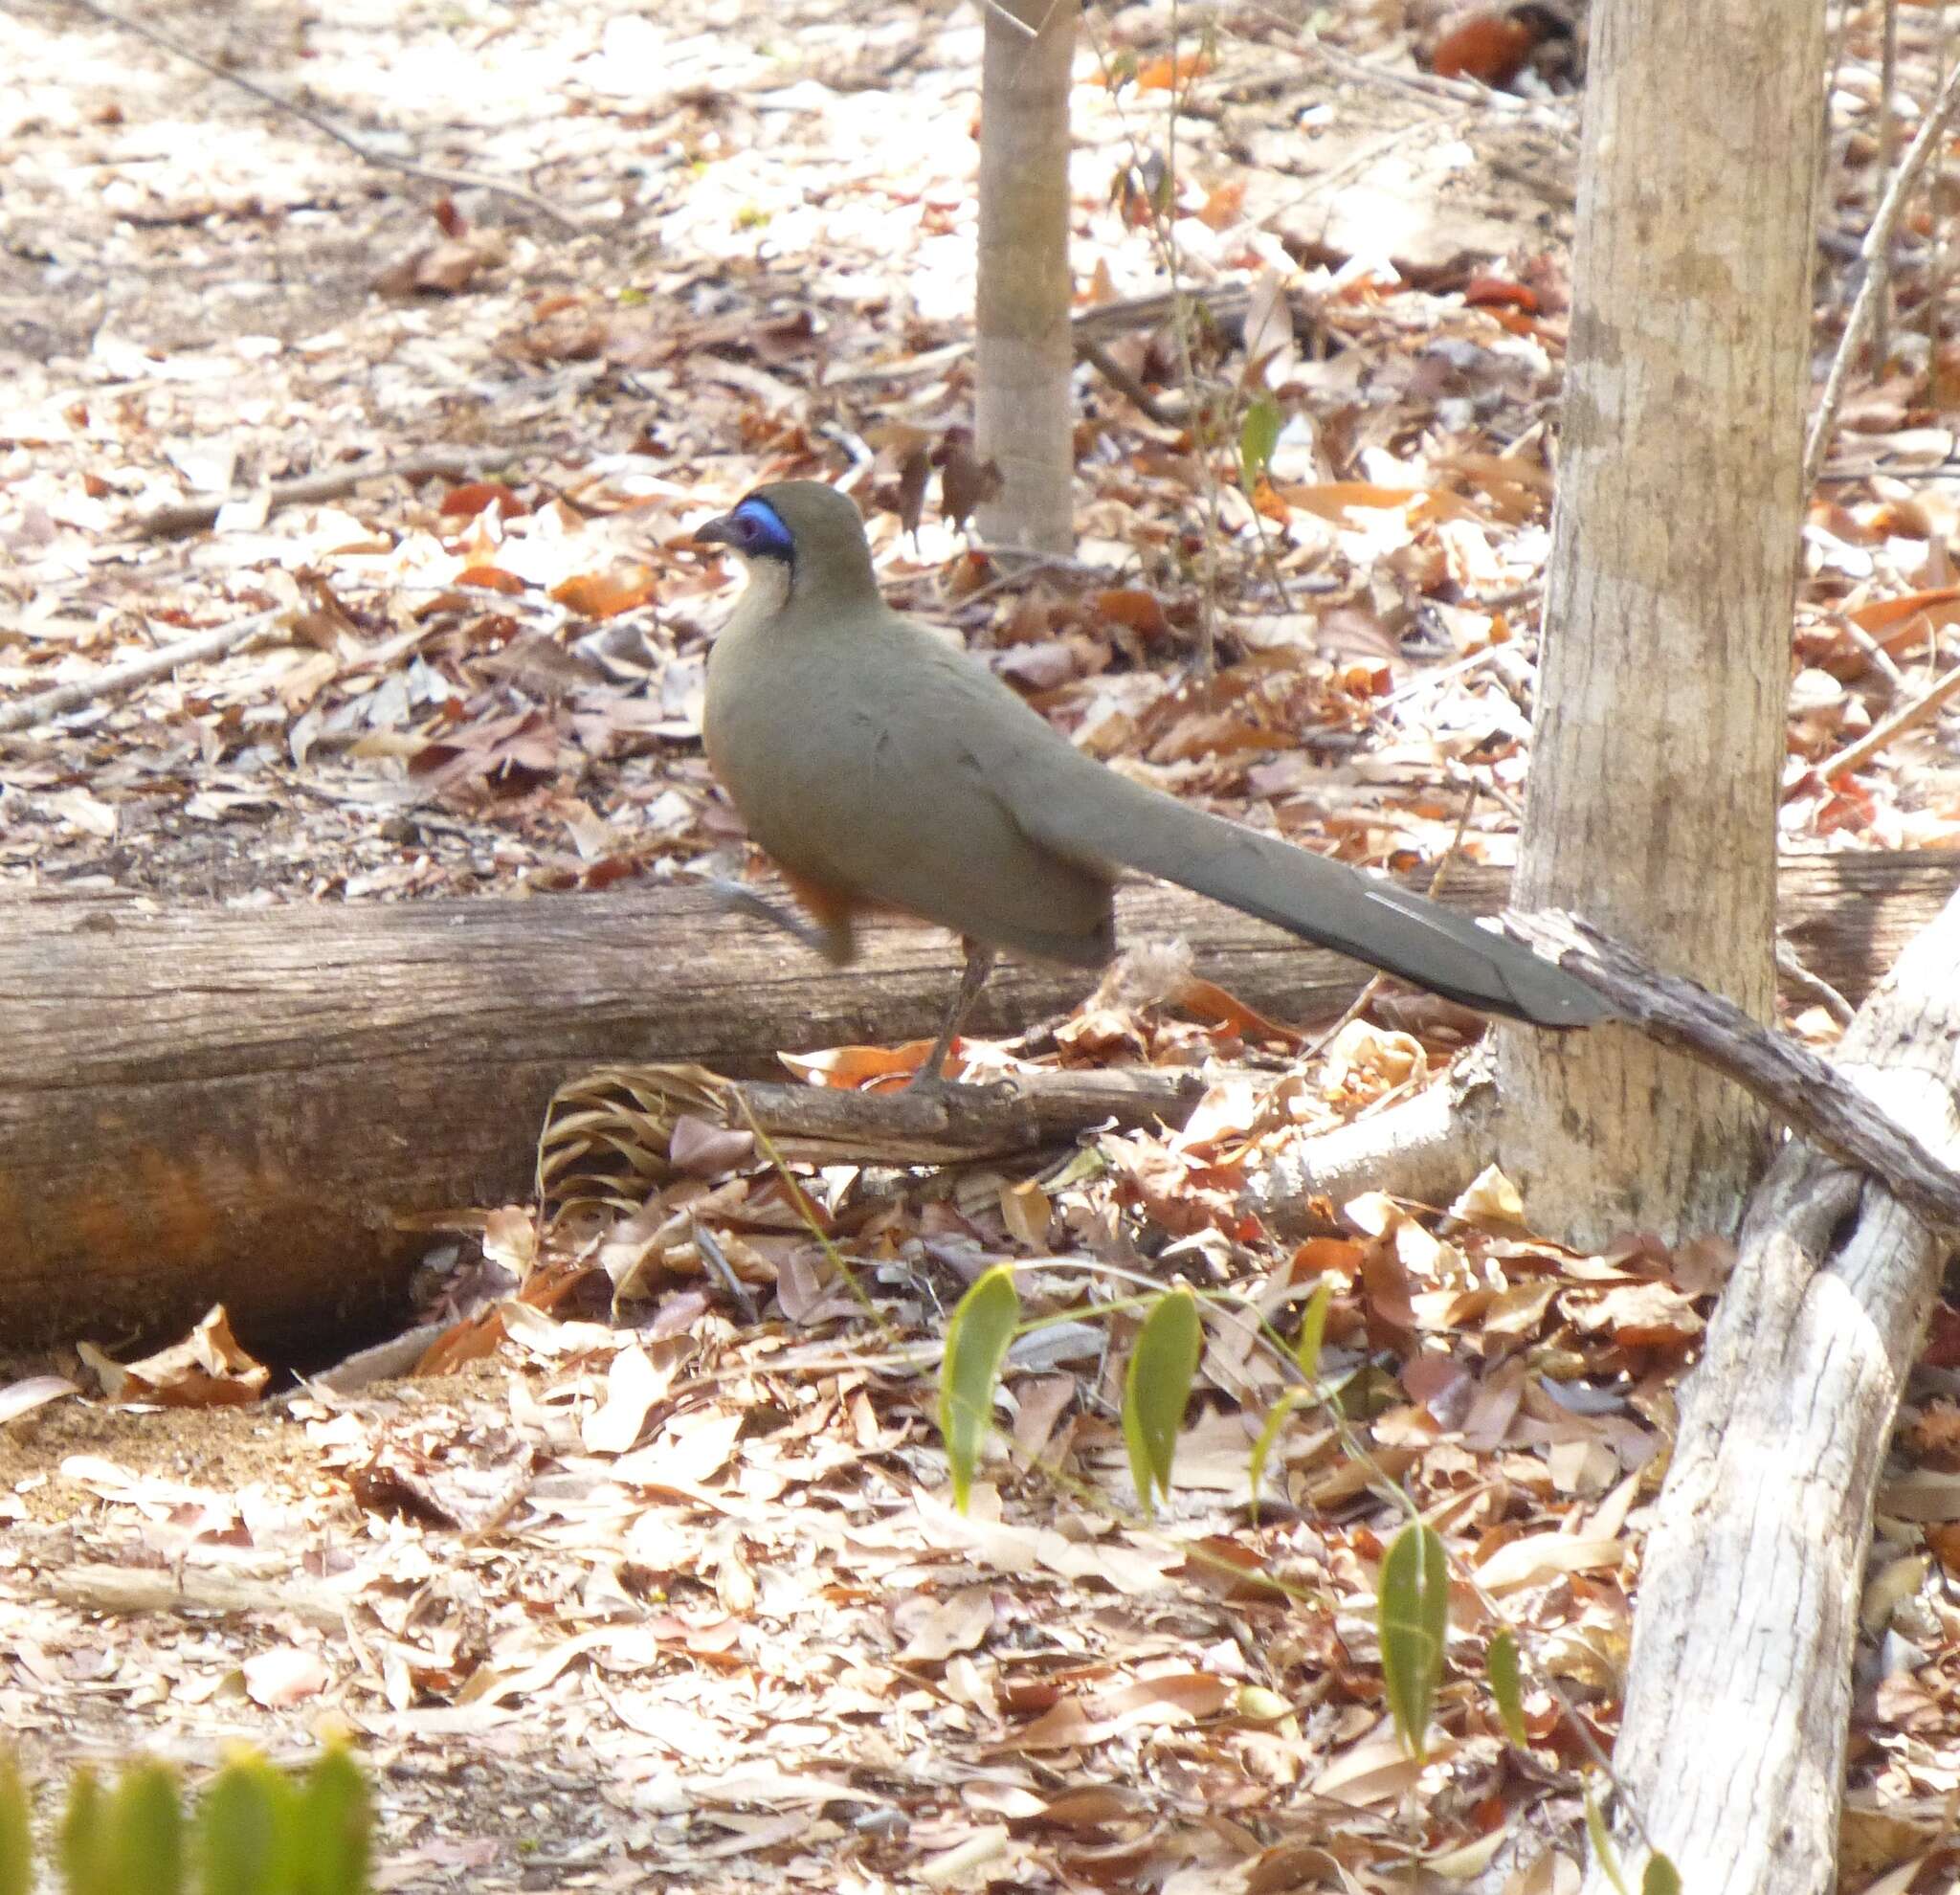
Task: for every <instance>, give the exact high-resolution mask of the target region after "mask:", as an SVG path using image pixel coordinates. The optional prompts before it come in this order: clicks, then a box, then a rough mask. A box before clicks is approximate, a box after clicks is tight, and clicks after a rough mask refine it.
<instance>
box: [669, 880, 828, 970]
mask: <svg viewBox="0 0 1960 1895" xmlns="http://www.w3.org/2000/svg"><path fill="white" fill-rule="evenodd" d="M705 885H706V888H707V891H708V893H709V894H710V895H712V896H713V897H714V898H715V900H716V901H717V902H719V903H721V904H722V906H723V907H724V908H726V909H727V910H728V911H729V912H730V913H731V914H737V915H746V916H748V918H749V919H750V920H751V921H759V922H768V925H770V926H771V927H779V928H781V929H782V930H783V932H784V933H785V934H787V935H790V936H791V938H792V939H794V940H797V941H800V942H802V944H803V945H804V947H806V948H810V949H812V950H813V952H815V953H818V954H821V955H822V956H823V957H824V959H825V960H827V961H833V962H835V961H841V960H847V959H849V954H848V952H844V953H839V951H838V945H839V944H838V940H837V935H836V931H835V928H830V927H824V926H820V925H818V926H813V925H811V924H810V923H809V922H807V921H805V920H804V919H803V918H802V916H800V915H795V914H791V912H790V910H789V909H788V908H785V907H781V906H779V905H778V904H777V903H774V902H771V901H769V900H768V899H767V898H766V897H764V896H761V895H758V894H757V893H756V892H755V890H754V889H752V888H750V887H747V886H746V884H744V883H743V882H740V881H730V880H729V879H728V878H727V877H726V876H724V875H718V876H714V877H712V878H711V879H710V880H709V881H708V882H707V883H706V884H705ZM848 942H849V935H848V933H847V934H846V936H845V943H846V945H847V946H848Z"/></svg>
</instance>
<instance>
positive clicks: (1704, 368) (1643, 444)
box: [1500, 0, 1823, 1242]
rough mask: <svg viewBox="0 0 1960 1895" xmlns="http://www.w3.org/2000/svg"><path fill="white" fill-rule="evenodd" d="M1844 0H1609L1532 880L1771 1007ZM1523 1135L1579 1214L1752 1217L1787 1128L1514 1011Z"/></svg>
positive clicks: (1527, 876) (1579, 283)
mask: <svg viewBox="0 0 1960 1895" xmlns="http://www.w3.org/2000/svg"><path fill="white" fill-rule="evenodd" d="M1822 58H1823V14H1822V11H1821V10H1820V9H1819V8H1818V7H1817V6H1816V5H1815V0H1710V4H1709V5H1707V6H1704V7H1699V8H1695V9H1692V10H1690V11H1685V12H1683V11H1682V10H1681V9H1680V8H1678V7H1674V6H1670V5H1665V4H1662V0H1605V4H1604V5H1603V6H1601V7H1600V8H1599V9H1598V10H1597V11H1595V12H1594V14H1593V61H1592V78H1591V80H1590V82H1589V89H1588V95H1587V106H1586V112H1587V123H1586V140H1585V145H1584V150H1583V152H1582V156H1581V173H1580V184H1579V203H1578V212H1577V220H1578V221H1577V239H1576V244H1575V249H1574V258H1573V285H1574V297H1573V304H1574V311H1575V313H1574V316H1573V320H1572V324H1571V340H1570V349H1569V352H1568V357H1567V365H1566V406H1565V420H1564V430H1563V434H1562V436H1561V444H1562V457H1561V466H1560V473H1559V485H1558V509H1557V519H1556V524H1555V526H1554V531H1553V550H1552V561H1551V569H1550V572H1549V575H1548V586H1547V598H1546V658H1545V665H1544V670H1543V674H1542V677H1541V680H1540V697H1539V727H1538V732H1537V737H1536V740H1535V741H1536V748H1535V750H1534V753H1533V758H1532V776H1531V788H1530V794H1529V801H1528V804H1527V809H1526V817H1527V821H1526V833H1525V837H1524V843H1523V848H1522V853H1521V857H1520V863H1519V874H1518V901H1517V905H1518V906H1520V907H1522V908H1525V909H1537V908H1548V907H1564V908H1571V909H1575V910H1577V911H1578V912H1580V913H1582V914H1584V915H1585V916H1586V917H1587V918H1588V919H1589V920H1591V921H1593V922H1594V923H1596V924H1597V925H1600V926H1602V927H1603V928H1605V929H1606V930H1607V931H1608V932H1610V933H1614V934H1616V935H1619V936H1621V937H1622V938H1624V939H1625V940H1627V941H1628V942H1630V943H1632V944H1633V945H1634V946H1636V947H1637V948H1641V949H1642V950H1644V951H1645V952H1646V953H1647V954H1648V955H1650V956H1651V957H1652V958H1653V959H1654V960H1655V961H1656V962H1658V963H1659V965H1661V966H1662V967H1664V968H1668V969H1671V970H1674V971H1677V972H1680V973H1685V974H1689V975H1692V976H1693V977H1694V978H1696V979H1698V980H1700V981H1702V982H1703V983H1704V985H1706V986H1709V987H1713V988H1715V989H1717V990H1718V991H1720V992H1724V993H1726V994H1727V995H1728V996H1729V997H1730V998H1731V999H1733V1000H1735V1001H1736V1002H1737V1003H1738V1004H1739V1005H1741V1006H1743V1007H1744V1008H1745V1009H1746V1010H1747V1011H1748V1012H1749V1013H1750V1014H1754V1015H1755V1016H1756V1017H1758V1018H1764V1019H1767V1018H1768V1017H1769V1009H1770V1002H1771V992H1772V991H1773V980H1774V975H1773V968H1772V962H1771V922H1772V917H1773V904H1774V897H1775V793H1776V785H1777V776H1778V767H1779V764H1780V762H1781V758H1782V754H1783V744H1784V735H1783V732H1784V702H1785V697H1786V692H1787V686H1788V681H1789V676H1790V629H1791V622H1792V613H1793V601H1794V586H1795V569H1796V547H1797V532H1798V527H1799V525H1800V522H1801V502H1802V489H1801V475H1800V468H1801V461H1802V425H1803V409H1804V396H1805V392H1806V390H1807V387H1808V372H1809V364H1810V320H1811V302H1810V283H1811V248H1812V244H1811V227H1810V211H1811V181H1812V178H1813V176H1814V174H1815V155H1816V148H1817V141H1818V139H1819V137H1820V135H1821V123H1822V111H1821V74H1822ZM1500 1059H1501V1065H1500V1082H1501V1088H1502V1090H1503V1098H1504V1116H1503V1123H1502V1130H1501V1134H1500V1137H1501V1149H1502V1156H1503V1163H1504V1164H1505V1167H1506V1169H1507V1170H1511V1171H1512V1173H1513V1174H1514V1175H1515V1176H1517V1177H1518V1178H1519V1179H1520V1181H1521V1182H1523V1183H1524V1184H1525V1185H1526V1190H1527V1193H1528V1201H1529V1202H1530V1205H1531V1209H1532V1214H1533V1217H1534V1219H1535V1220H1536V1221H1538V1222H1539V1223H1541V1224H1542V1225H1544V1226H1546V1227H1548V1228H1552V1229H1556V1230H1558V1231H1560V1232H1561V1233H1562V1234H1563V1235H1566V1236H1568V1237H1571V1238H1572V1239H1574V1240H1576V1241H1579V1242H1587V1241H1598V1240H1602V1239H1604V1238H1607V1237H1611V1236H1613V1235H1614V1234H1615V1233H1617V1232H1620V1231H1624V1230H1627V1229H1629V1228H1640V1229H1648V1230H1658V1231H1660V1232H1662V1233H1666V1234H1669V1235H1674V1236H1684V1235H1687V1234H1691V1233H1694V1232H1697V1231H1704V1230H1709V1229H1719V1230H1725V1231H1726V1230H1732V1229H1733V1228H1734V1224H1735V1219H1736V1215H1737V1212H1738V1208H1739V1206H1740V1204H1741V1202H1742V1198H1743V1193H1744V1192H1745V1191H1746V1189H1747V1187H1748V1183H1749V1181H1750V1179H1751V1178H1753V1176H1754V1175H1755V1173H1756V1171H1757V1170H1758V1169H1759V1167H1760V1165H1761V1163H1762V1159H1763V1155H1764V1150H1765V1123H1764V1117H1763V1114H1762V1113H1761V1111H1760V1110H1759V1109H1758V1108H1757V1107H1755V1106H1754V1105H1753V1104H1750V1103H1749V1102H1748V1100H1746V1099H1745V1098H1744V1097H1743V1095H1742V1094H1741V1093H1740V1092H1738V1091H1736V1090H1735V1089H1734V1088H1733V1087H1731V1086H1729V1085H1728V1084H1727V1083H1726V1081H1722V1080H1719V1079H1716V1078H1714V1077H1712V1076H1710V1075H1709V1074H1706V1073H1704V1072H1702V1071H1700V1070H1699V1069H1697V1068H1696V1067H1694V1066H1692V1065H1690V1064H1689V1063H1688V1062H1687V1061H1685V1060H1684V1059H1680V1058H1679V1057H1677V1056H1675V1055H1671V1054H1667V1053H1663V1052H1660V1051H1659V1050H1658V1049H1657V1048H1655V1047H1654V1046H1652V1045H1650V1044H1649V1043H1647V1042H1646V1041H1644V1040H1642V1039H1640V1038H1638V1037H1637V1036H1635V1035H1633V1034H1631V1033H1626V1032H1620V1031H1613V1032H1596V1033H1590V1034H1585V1035H1575V1036H1570V1037H1567V1038H1565V1039H1563V1040H1561V1039H1559V1038H1556V1037H1553V1036H1550V1035H1537V1034H1529V1033H1526V1032H1523V1031H1516V1032H1507V1033H1506V1034H1505V1035H1504V1036H1503V1045H1502V1048H1501V1055H1500Z"/></svg>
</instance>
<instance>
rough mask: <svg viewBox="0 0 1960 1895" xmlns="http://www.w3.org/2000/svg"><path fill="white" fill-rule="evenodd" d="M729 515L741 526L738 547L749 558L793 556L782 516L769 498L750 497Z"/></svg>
mask: <svg viewBox="0 0 1960 1895" xmlns="http://www.w3.org/2000/svg"><path fill="white" fill-rule="evenodd" d="M729 517H730V519H731V520H732V521H733V522H734V523H735V524H736V525H737V526H738V527H739V528H740V530H741V534H742V538H741V542H740V545H741V549H742V551H743V552H745V553H746V554H747V556H748V557H749V558H750V559H794V558H795V556H796V543H795V542H794V541H793V540H792V539H791V537H790V529H789V527H787V526H786V525H784V524H783V516H782V515H781V514H780V513H778V512H777V511H776V510H775V508H774V507H772V506H771V505H770V504H769V503H768V501H766V500H756V499H755V498H753V496H751V497H750V498H749V499H747V500H746V501H744V502H742V504H741V505H740V506H738V507H737V508H736V509H735V511H734V513H733V514H731V515H730V516H729Z"/></svg>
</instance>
